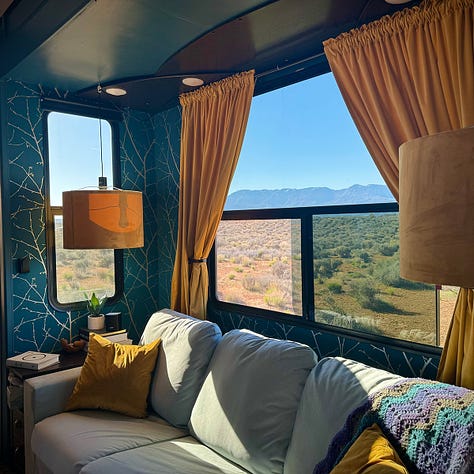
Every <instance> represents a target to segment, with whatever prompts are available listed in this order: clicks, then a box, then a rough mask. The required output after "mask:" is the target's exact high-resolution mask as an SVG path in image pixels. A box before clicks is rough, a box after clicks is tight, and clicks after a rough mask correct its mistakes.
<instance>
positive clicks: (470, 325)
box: [438, 288, 474, 390]
mask: <svg viewBox="0 0 474 474" xmlns="http://www.w3.org/2000/svg"><path fill="white" fill-rule="evenodd" d="M446 341H447V342H446V344H445V346H444V350H443V354H442V356H441V362H440V363H439V368H438V379H439V380H441V381H442V382H446V383H452V384H455V385H462V386H463V387H466V388H470V389H473V390H474V343H473V341H474V291H473V290H472V289H471V290H468V289H466V288H461V289H460V290H459V295H458V299H457V301H456V307H455V309H454V315H453V320H452V322H451V326H450V327H449V330H448V334H447V337H446Z"/></svg>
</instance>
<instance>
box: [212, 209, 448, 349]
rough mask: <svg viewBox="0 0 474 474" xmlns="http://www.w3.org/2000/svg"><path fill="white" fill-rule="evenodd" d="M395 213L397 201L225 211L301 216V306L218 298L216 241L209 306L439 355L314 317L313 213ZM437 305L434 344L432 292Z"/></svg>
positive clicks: (258, 216) (252, 216)
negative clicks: (292, 310) (292, 308)
mask: <svg viewBox="0 0 474 474" xmlns="http://www.w3.org/2000/svg"><path fill="white" fill-rule="evenodd" d="M378 212H396V213H398V203H397V202H391V203H381V204H350V205H336V206H314V207H301V208H287V209H248V210H232V211H224V212H223V215H222V220H264V219H300V220H301V273H302V275H301V278H302V295H301V297H302V309H303V314H302V315H301V316H298V315H291V314H287V313H282V312H279V311H275V310H269V309H263V308H257V307H253V306H247V305H242V304H238V303H229V302H225V301H221V300H219V299H218V297H217V255H216V246H215V243H214V245H213V247H212V250H211V253H210V255H209V259H208V271H209V309H210V310H211V311H214V310H216V311H223V312H227V313H233V314H242V315H245V316H251V317H256V318H263V319H270V320H273V321H276V322H279V323H284V324H290V325H292V326H299V327H306V328H308V329H314V330H323V331H324V332H327V333H332V334H336V335H340V336H344V337H350V338H351V339H355V340H358V341H362V342H370V343H376V344H383V345H385V346H392V347H395V348H397V349H400V348H403V349H408V350H415V351H420V350H421V351H422V352H423V353H426V354H432V355H435V356H439V355H440V354H441V351H442V348H441V347H439V346H435V345H429V344H423V343H419V342H413V341H406V340H403V339H397V338H393V337H389V336H383V335H378V334H371V333H368V332H363V331H359V330H356V329H347V328H343V327H339V326H334V325H330V324H325V323H323V322H319V321H316V320H315V315H314V301H315V300H314V284H313V280H314V271H313V270H314V269H313V221H312V219H313V216H314V215H328V214H334V215H337V214H360V213H378ZM434 299H435V301H434V303H435V305H436V343H437V344H438V342H439V291H435V298H434Z"/></svg>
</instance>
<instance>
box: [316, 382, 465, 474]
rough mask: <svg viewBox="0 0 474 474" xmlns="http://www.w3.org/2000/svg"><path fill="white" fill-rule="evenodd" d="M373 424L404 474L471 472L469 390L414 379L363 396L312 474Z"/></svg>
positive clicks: (323, 471) (325, 468)
mask: <svg viewBox="0 0 474 474" xmlns="http://www.w3.org/2000/svg"><path fill="white" fill-rule="evenodd" d="M373 423H377V424H378V425H379V426H380V428H381V429H382V431H383V433H384V435H385V436H386V437H387V439H388V440H389V441H390V442H391V443H392V445H393V446H394V448H395V449H396V450H397V452H398V454H399V455H400V458H401V459H402V461H403V462H404V464H405V466H406V467H407V469H408V470H409V472H410V473H412V472H413V473H426V474H436V473H439V474H451V473H453V474H454V473H456V474H457V473H474V391H473V390H468V389H466V388H462V387H456V386H454V385H449V384H445V383H441V382H434V381H429V380H425V379H420V378H414V379H413V378H410V379H403V380H402V381H399V382H397V383H395V384H394V385H391V386H390V387H387V388H385V389H382V390H380V391H377V392H375V393H373V394H372V395H370V396H369V397H368V400H367V402H366V403H364V404H363V405H362V406H360V407H358V408H357V409H356V410H354V411H353V412H352V413H351V414H350V415H349V417H348V418H347V420H346V423H345V425H344V427H343V428H342V429H341V430H340V431H339V432H338V434H336V436H335V437H334V439H333V440H332V442H331V444H330V446H329V449H328V452H327V455H326V458H325V459H323V460H322V461H321V462H320V463H319V464H318V465H317V466H316V467H315V469H314V473H313V474H327V473H329V472H330V471H331V469H332V468H333V467H334V466H335V465H336V464H337V463H338V462H339V461H340V460H341V459H342V458H343V457H344V454H345V453H346V452H347V450H348V449H349V447H350V446H351V445H352V443H353V442H354V441H355V440H356V439H357V437H358V436H359V435H360V434H361V433H362V431H364V429H365V428H367V427H369V426H371V425H372V424H373Z"/></svg>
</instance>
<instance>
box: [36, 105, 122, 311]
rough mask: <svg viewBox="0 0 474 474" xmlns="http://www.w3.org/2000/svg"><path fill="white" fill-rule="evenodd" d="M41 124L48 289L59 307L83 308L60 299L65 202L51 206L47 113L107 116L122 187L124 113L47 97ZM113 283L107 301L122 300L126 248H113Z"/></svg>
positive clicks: (115, 178) (114, 164)
mask: <svg viewBox="0 0 474 474" xmlns="http://www.w3.org/2000/svg"><path fill="white" fill-rule="evenodd" d="M41 108H42V113H43V115H42V126H43V143H44V145H43V151H44V182H45V214H46V272H47V278H46V281H47V293H48V301H49V304H50V305H51V306H52V307H53V308H54V309H56V310H59V311H71V310H80V309H84V308H85V305H86V300H85V299H83V300H81V301H75V302H71V303H61V302H59V301H58V295H57V279H56V239H55V228H54V218H55V216H58V215H62V206H51V202H50V175H49V169H50V165H49V135H48V117H49V114H50V113H51V112H58V113H63V114H70V115H78V116H81V117H87V118H95V119H101V120H106V121H107V122H108V123H109V125H110V128H111V140H112V172H113V183H112V184H113V186H114V187H118V188H120V187H121V173H120V129H119V123H120V122H121V121H122V116H121V114H120V113H119V112H118V111H117V110H112V109H109V108H104V107H103V106H102V105H101V106H96V105H91V104H77V103H73V102H68V101H65V100H56V99H45V98H43V99H42V100H41ZM114 277H115V278H114V283H115V293H114V295H113V296H111V297H109V298H107V302H106V304H107V305H108V304H113V303H115V302H117V301H118V300H120V299H121V298H122V297H123V294H124V264H123V250H121V249H115V250H114Z"/></svg>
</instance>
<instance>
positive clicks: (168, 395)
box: [140, 309, 222, 427]
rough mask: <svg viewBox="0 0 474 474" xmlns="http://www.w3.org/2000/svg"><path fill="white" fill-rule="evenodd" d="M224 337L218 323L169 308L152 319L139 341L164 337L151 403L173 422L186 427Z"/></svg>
mask: <svg viewBox="0 0 474 474" xmlns="http://www.w3.org/2000/svg"><path fill="white" fill-rule="evenodd" d="M221 337H222V333H221V330H220V329H219V326H217V324H214V323H212V322H210V321H201V320H199V319H195V318H192V317H191V316H187V315H184V314H181V313H178V312H176V311H172V310H170V309H163V310H161V311H158V312H156V313H155V314H153V315H152V316H151V318H150V319H149V321H148V323H147V325H146V327H145V330H144V332H143V335H142V337H141V339H140V344H148V343H149V342H151V341H154V340H155V339H157V338H160V339H161V345H160V348H159V353H158V362H157V369H156V372H155V375H154V377H153V380H152V384H151V393H150V403H151V405H152V407H153V409H154V410H155V411H156V412H157V413H158V414H159V415H160V416H162V417H163V418H164V419H165V420H167V421H168V422H170V423H171V424H173V425H175V426H179V427H186V426H187V424H188V421H189V416H190V415H191V409H192V407H193V405H194V402H195V400H196V396H197V394H198V391H199V389H200V388H201V385H202V382H203V380H204V376H205V373H206V369H207V367H208V365H209V361H210V359H211V356H212V354H213V353H214V349H215V348H216V345H217V343H218V342H219V341H220V339H221Z"/></svg>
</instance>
